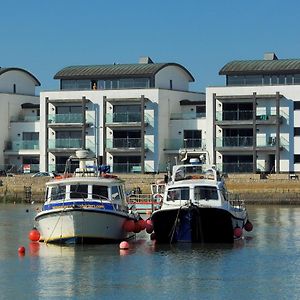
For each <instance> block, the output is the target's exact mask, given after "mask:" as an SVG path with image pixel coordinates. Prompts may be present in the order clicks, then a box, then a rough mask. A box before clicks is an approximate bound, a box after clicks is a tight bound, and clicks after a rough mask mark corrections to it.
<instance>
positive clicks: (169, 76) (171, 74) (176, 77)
mask: <svg viewBox="0 0 300 300" xmlns="http://www.w3.org/2000/svg"><path fill="white" fill-rule="evenodd" d="M170 80H172V89H173V90H180V91H188V90H189V81H188V80H189V76H188V75H187V73H186V72H185V71H184V70H183V69H181V68H179V67H177V66H168V67H165V68H163V69H162V70H160V71H159V72H158V73H157V74H156V76H155V87H156V88H161V89H170Z"/></svg>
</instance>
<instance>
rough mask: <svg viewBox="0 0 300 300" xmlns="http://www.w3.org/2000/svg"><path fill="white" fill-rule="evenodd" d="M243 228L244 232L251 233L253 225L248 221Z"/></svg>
mask: <svg viewBox="0 0 300 300" xmlns="http://www.w3.org/2000/svg"><path fill="white" fill-rule="evenodd" d="M244 228H245V230H246V231H248V232H249V231H252V229H253V225H252V223H251V222H250V221H247V222H246V224H245V226H244Z"/></svg>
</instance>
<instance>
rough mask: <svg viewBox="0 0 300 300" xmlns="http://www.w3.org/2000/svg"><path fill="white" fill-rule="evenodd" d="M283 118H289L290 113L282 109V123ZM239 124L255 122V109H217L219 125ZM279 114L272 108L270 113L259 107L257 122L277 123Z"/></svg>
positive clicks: (280, 120) (280, 119)
mask: <svg viewBox="0 0 300 300" xmlns="http://www.w3.org/2000/svg"><path fill="white" fill-rule="evenodd" d="M283 118H286V119H287V120H288V115H287V114H286V113H285V112H284V111H282V110H280V118H279V122H280V123H282V120H283ZM233 121H234V122H236V123H239V124H241V123H242V124H243V123H245V124H252V123H253V110H235V111H217V112H216V122H217V124H219V125H222V124H223V125H227V124H232V122H233ZM276 121H277V116H276V111H274V109H271V112H270V113H265V109H264V110H261V109H257V112H256V123H257V124H271V125H272V124H276Z"/></svg>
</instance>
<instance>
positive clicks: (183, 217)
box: [151, 206, 246, 243]
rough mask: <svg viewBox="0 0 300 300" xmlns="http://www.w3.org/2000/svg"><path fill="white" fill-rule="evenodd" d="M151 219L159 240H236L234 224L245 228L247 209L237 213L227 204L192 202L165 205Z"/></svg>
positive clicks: (216, 241) (163, 241) (211, 241)
mask: <svg viewBox="0 0 300 300" xmlns="http://www.w3.org/2000/svg"><path fill="white" fill-rule="evenodd" d="M151 219H152V222H153V226H154V232H155V236H156V241H157V242H159V243H170V242H171V243H173V242H192V243H232V242H233V241H234V239H235V237H234V228H235V227H240V228H243V226H244V224H245V223H246V213H245V211H241V213H235V215H233V214H231V213H230V212H229V211H227V210H226V209H223V208H212V207H209V208H208V207H198V206H190V207H181V208H177V209H161V210H158V211H156V212H154V213H153V214H152V217H151Z"/></svg>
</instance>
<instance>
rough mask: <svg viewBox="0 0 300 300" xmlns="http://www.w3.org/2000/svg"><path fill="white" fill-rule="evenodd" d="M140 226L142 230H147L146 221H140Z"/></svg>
mask: <svg viewBox="0 0 300 300" xmlns="http://www.w3.org/2000/svg"><path fill="white" fill-rule="evenodd" d="M138 223H139V226H140V229H141V230H144V229H145V228H146V224H147V223H146V221H145V220H143V219H140V220H138Z"/></svg>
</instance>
